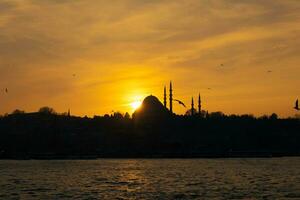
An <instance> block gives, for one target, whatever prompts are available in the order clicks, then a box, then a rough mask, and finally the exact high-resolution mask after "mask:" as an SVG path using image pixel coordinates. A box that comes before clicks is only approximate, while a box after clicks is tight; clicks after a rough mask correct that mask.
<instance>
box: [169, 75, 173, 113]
mask: <svg viewBox="0 0 300 200" xmlns="http://www.w3.org/2000/svg"><path fill="white" fill-rule="evenodd" d="M170 112H171V113H173V89H172V81H170Z"/></svg>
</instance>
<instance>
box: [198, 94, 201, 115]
mask: <svg viewBox="0 0 300 200" xmlns="http://www.w3.org/2000/svg"><path fill="white" fill-rule="evenodd" d="M198 113H199V115H201V96H200V93H199V97H198Z"/></svg>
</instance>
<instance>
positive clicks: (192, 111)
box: [191, 97, 195, 115]
mask: <svg viewBox="0 0 300 200" xmlns="http://www.w3.org/2000/svg"><path fill="white" fill-rule="evenodd" d="M191 107H192V108H191V114H192V115H194V114H195V113H194V110H195V108H194V97H192V105H191Z"/></svg>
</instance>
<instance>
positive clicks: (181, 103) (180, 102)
mask: <svg viewBox="0 0 300 200" xmlns="http://www.w3.org/2000/svg"><path fill="white" fill-rule="evenodd" d="M173 101H177V102H178V103H179V104H180V105H182V106H184V107H186V106H185V104H184V103H183V102H182V101H180V100H178V99H173Z"/></svg>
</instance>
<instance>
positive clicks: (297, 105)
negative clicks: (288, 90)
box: [294, 99, 300, 110]
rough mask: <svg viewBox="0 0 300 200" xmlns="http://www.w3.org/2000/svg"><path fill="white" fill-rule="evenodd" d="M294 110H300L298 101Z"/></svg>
mask: <svg viewBox="0 0 300 200" xmlns="http://www.w3.org/2000/svg"><path fill="white" fill-rule="evenodd" d="M294 108H295V109H296V110H300V108H299V102H298V99H297V100H296V103H295V107H294Z"/></svg>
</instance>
